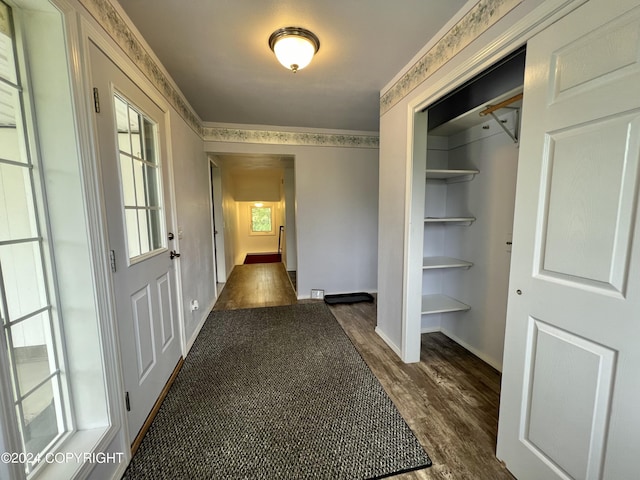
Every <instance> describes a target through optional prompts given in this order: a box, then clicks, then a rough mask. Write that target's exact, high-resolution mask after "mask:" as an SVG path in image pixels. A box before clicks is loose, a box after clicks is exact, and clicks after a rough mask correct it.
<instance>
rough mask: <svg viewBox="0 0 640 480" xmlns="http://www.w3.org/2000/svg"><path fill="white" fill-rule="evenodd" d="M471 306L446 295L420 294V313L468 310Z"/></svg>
mask: <svg viewBox="0 0 640 480" xmlns="http://www.w3.org/2000/svg"><path fill="white" fill-rule="evenodd" d="M470 309H471V307H470V306H469V305H467V304H465V303H462V302H459V301H458V300H455V299H453V298H451V297H447V296H446V295H441V294H435V295H423V296H422V314H423V315H429V314H434V313H449V312H464V311H466V310H470Z"/></svg>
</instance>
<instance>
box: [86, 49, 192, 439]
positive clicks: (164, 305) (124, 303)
mask: <svg viewBox="0 0 640 480" xmlns="http://www.w3.org/2000/svg"><path fill="white" fill-rule="evenodd" d="M89 56H90V59H91V75H92V82H93V87H94V88H97V89H98V92H99V96H100V112H99V113H95V114H94V118H95V125H96V132H97V142H98V153H99V159H100V172H101V180H102V192H103V199H104V205H105V212H106V219H107V229H108V240H109V249H110V250H113V251H114V252H115V266H116V270H115V272H113V273H112V280H113V286H114V291H115V303H116V315H117V319H116V320H117V331H118V339H119V347H120V362H121V370H122V375H123V379H124V388H125V391H126V392H128V404H129V405H128V407H129V411H128V414H127V423H128V431H129V436H130V438H129V441H130V442H132V441H133V439H134V438H135V436H136V435H137V433H138V432H139V431H140V428H141V427H142V425H143V424H144V422H145V420H146V418H147V416H148V414H149V412H150V411H151V409H152V408H153V405H154V404H155V402H156V400H157V398H158V397H159V396H160V393H161V392H162V389H163V387H164V385H165V384H166V382H167V380H168V379H169V377H170V376H171V373H172V371H173V369H174V367H175V366H176V364H177V363H178V361H179V360H180V356H181V345H180V334H179V326H178V308H177V287H176V275H175V268H176V267H175V262H176V261H177V259H173V260H172V259H171V258H170V252H169V251H170V250H171V249H172V241H171V240H169V239H168V238H167V235H166V234H167V233H168V228H169V227H171V226H172V218H171V208H170V205H171V202H170V200H171V195H172V192H171V191H170V188H169V181H168V180H169V179H168V159H167V137H166V134H167V132H166V129H165V113H164V112H163V111H162V110H161V109H160V108H159V107H158V106H157V105H156V104H155V103H154V102H153V101H152V100H151V99H150V98H149V97H148V96H147V95H145V94H144V92H143V91H142V90H141V89H140V88H139V87H137V86H136V85H135V84H134V83H133V82H132V81H131V80H130V79H129V78H128V77H127V76H126V75H125V74H124V73H123V72H122V71H121V70H120V69H119V68H118V67H117V66H116V65H115V64H114V63H113V62H112V61H111V60H110V59H109V58H108V57H107V56H106V55H105V54H104V53H103V52H102V51H101V50H100V49H99V48H98V47H96V46H95V45H93V44H91V45H90V51H89ZM116 93H118V94H119V95H121V96H122V97H123V98H124V99H126V100H127V101H128V102H129V103H131V104H132V105H134V106H135V107H136V108H137V109H139V110H140V112H142V113H144V115H145V117H147V118H148V119H150V120H151V121H152V122H153V123H155V125H156V127H155V130H156V135H157V141H156V142H155V143H156V148H157V156H158V158H159V160H158V163H159V165H160V167H159V169H158V170H159V172H158V174H159V176H160V177H161V182H160V184H161V186H162V188H161V190H162V194H161V196H162V197H163V202H162V203H163V204H164V207H163V208H162V210H161V214H160V218H161V221H160V224H161V228H160V231H161V232H162V236H163V239H162V244H161V245H159V247H158V248H156V249H153V248H152V252H150V253H149V254H147V255H143V256H140V257H138V258H137V259H136V258H134V259H133V261H130V259H129V257H130V255H129V253H128V248H130V247H129V245H128V240H127V231H126V227H125V210H124V206H123V205H124V204H123V192H122V181H121V174H120V164H119V162H120V161H121V160H120V155H119V150H118V134H117V132H116V113H115V107H114V94H116ZM143 168H144V167H143ZM131 256H134V254H131ZM123 401H124V399H123Z"/></svg>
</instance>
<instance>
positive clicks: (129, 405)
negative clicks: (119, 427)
mask: <svg viewBox="0 0 640 480" xmlns="http://www.w3.org/2000/svg"><path fill="white" fill-rule="evenodd" d="M124 404H125V405H126V406H127V412H130V411H131V402H129V392H126V393H125V394H124Z"/></svg>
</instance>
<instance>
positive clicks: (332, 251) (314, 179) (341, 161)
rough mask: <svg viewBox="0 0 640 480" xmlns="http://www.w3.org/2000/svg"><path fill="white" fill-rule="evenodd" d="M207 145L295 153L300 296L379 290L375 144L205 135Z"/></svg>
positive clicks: (241, 150) (240, 150) (217, 149)
mask: <svg viewBox="0 0 640 480" xmlns="http://www.w3.org/2000/svg"><path fill="white" fill-rule="evenodd" d="M205 151H207V152H214V153H215V152H224V153H247V154H271V155H274V154H275V155H289V156H294V157H295V169H294V170H295V192H296V198H295V209H296V222H295V224H296V234H297V247H298V252H297V260H298V262H297V271H298V297H299V298H308V297H309V296H310V294H311V289H312V288H320V289H324V290H325V293H345V292H354V291H369V292H374V291H376V288H377V285H376V272H377V228H378V150H377V149H375V148H350V147H318V146H293V145H272V144H269V145H266V144H265V145H260V144H249V143H242V144H241V143H231V142H207V141H206V142H205ZM288 203H289V202H288ZM289 248H291V245H290V244H289Z"/></svg>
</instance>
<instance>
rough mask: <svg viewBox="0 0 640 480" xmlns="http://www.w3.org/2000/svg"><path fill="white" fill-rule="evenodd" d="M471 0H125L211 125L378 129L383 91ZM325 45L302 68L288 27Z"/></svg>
mask: <svg viewBox="0 0 640 480" xmlns="http://www.w3.org/2000/svg"><path fill="white" fill-rule="evenodd" d="M465 3H467V0H447V1H442V0H399V1H396V2H391V1H389V0H189V1H188V2H184V1H178V0H120V4H121V5H122V7H123V9H124V10H125V12H126V13H127V14H128V15H129V17H130V18H131V20H132V21H133V23H134V24H135V25H136V27H137V28H138V30H140V32H141V33H142V35H143V36H144V38H145V39H146V41H147V42H148V43H149V45H150V46H151V48H152V49H153V51H154V53H155V54H156V55H157V56H158V58H159V59H160V61H161V62H162V64H163V65H164V66H165V68H166V69H167V70H168V72H169V74H170V75H171V76H172V78H173V79H174V80H175V82H176V83H177V85H178V87H179V88H180V90H181V91H182V93H183V94H184V95H185V96H186V98H187V100H188V101H189V103H190V104H191V106H192V107H193V108H194V109H195V111H196V112H197V113H198V115H199V116H200V118H201V119H202V120H203V121H205V122H221V123H241V124H249V125H268V126H287V127H303V128H328V129H341V130H360V131H377V130H378V125H379V98H380V90H381V89H382V88H383V87H384V86H385V85H387V84H388V83H389V82H390V81H391V80H392V79H393V77H394V76H395V75H396V74H397V73H398V72H399V71H400V70H401V69H402V68H403V67H404V66H405V65H406V64H407V63H408V62H409V61H410V60H411V59H412V58H413V57H414V56H415V55H416V54H417V53H418V52H419V51H420V50H421V49H422V47H424V45H426V44H427V42H428V41H429V40H430V39H431V38H432V37H433V36H434V35H435V34H436V33H438V31H439V30H440V29H441V28H442V27H443V26H444V25H445V24H446V23H447V22H448V20H449V19H450V18H451V17H453V16H454V14H455V13H456V12H457V11H458V10H460V9H461V8H462V6H463V5H464V4H465ZM286 26H299V27H304V28H307V29H309V30H311V31H312V32H314V33H315V34H316V35H317V36H318V37H319V39H320V50H319V51H318V54H317V55H316V57H315V58H314V60H313V61H312V62H311V64H310V65H309V66H308V67H307V68H305V69H304V70H301V71H300V72H298V73H296V74H294V73H292V72H290V71H288V70H286V69H285V68H284V67H282V66H281V65H280V64H279V63H278V61H277V60H276V58H275V56H274V55H273V53H272V52H271V50H270V49H269V45H268V39H269V35H270V34H271V33H272V32H273V31H275V30H277V29H278V28H281V27H286Z"/></svg>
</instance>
